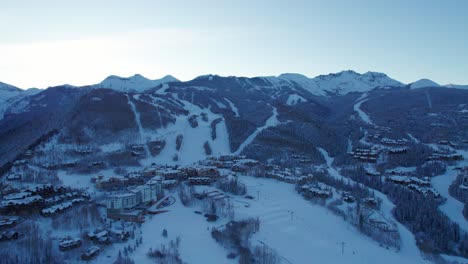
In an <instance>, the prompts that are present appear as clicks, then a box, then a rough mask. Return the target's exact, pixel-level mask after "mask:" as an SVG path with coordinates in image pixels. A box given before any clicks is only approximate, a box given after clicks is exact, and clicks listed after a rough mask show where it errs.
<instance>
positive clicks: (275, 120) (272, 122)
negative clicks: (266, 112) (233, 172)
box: [234, 107, 280, 155]
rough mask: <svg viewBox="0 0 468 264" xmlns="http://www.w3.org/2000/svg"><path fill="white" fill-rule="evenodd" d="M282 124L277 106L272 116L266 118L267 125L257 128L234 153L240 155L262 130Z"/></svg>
mask: <svg viewBox="0 0 468 264" xmlns="http://www.w3.org/2000/svg"><path fill="white" fill-rule="evenodd" d="M279 124H280V121H279V120H278V110H277V109H276V107H273V113H272V114H271V116H270V117H269V118H268V119H267V120H266V122H265V125H263V126H262V127H259V128H257V129H256V130H255V131H254V132H253V133H252V134H251V135H250V136H248V137H247V139H246V140H245V141H244V142H242V144H241V145H240V146H239V148H238V149H237V150H236V152H234V154H236V155H239V154H240V153H242V151H243V150H244V149H245V148H246V147H247V146H248V145H249V144H250V143H252V142H253V141H254V139H255V138H256V137H257V135H258V134H260V132H262V131H263V130H265V129H267V128H269V127H274V126H277V125H279Z"/></svg>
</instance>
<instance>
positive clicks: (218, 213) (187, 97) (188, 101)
mask: <svg viewBox="0 0 468 264" xmlns="http://www.w3.org/2000/svg"><path fill="white" fill-rule="evenodd" d="M142 78H144V77H142V76H139V75H136V76H134V77H130V78H129V79H128V78H120V77H115V76H111V77H109V78H108V79H106V80H105V81H104V82H103V83H101V84H98V85H95V86H91V87H81V88H76V87H56V88H49V89H47V90H44V91H41V92H39V93H37V94H35V95H28V96H25V97H23V98H22V99H15V100H19V101H15V102H13V103H12V104H11V105H10V106H9V108H7V110H5V112H4V118H3V119H2V122H3V123H1V124H4V125H5V124H7V123H6V122H8V121H11V120H29V121H25V122H26V123H24V122H23V121H21V123H15V122H16V121H15V122H13V123H9V124H8V125H5V127H8V129H3V130H1V131H0V132H1V133H3V134H2V140H3V141H2V144H1V146H2V147H3V148H2V153H5V154H3V156H2V158H3V159H4V160H5V161H7V162H4V163H3V166H2V168H1V173H2V177H1V183H0V194H1V199H0V215H1V217H0V245H1V247H0V255H1V259H0V263H85V262H90V263H411V264H413V263H466V261H467V259H466V258H467V257H468V233H467V232H468V222H467V218H468V206H467V203H468V134H467V133H466V131H467V130H466V128H467V127H468V115H467V113H468V108H467V107H468V105H466V104H463V101H464V100H465V99H467V98H468V92H466V91H465V90H459V89H449V88H437V87H429V88H418V89H411V88H410V87H408V86H407V85H403V84H401V83H399V82H396V81H393V80H391V79H389V78H388V77H387V76H386V75H384V74H378V73H366V74H362V75H361V74H358V73H355V72H342V73H337V74H331V75H327V76H321V77H317V78H318V79H304V80H306V81H307V80H308V81H311V80H315V81H316V82H318V83H319V84H320V85H321V86H320V87H327V86H326V85H325V84H327V85H328V83H330V82H334V80H335V79H340V80H341V82H344V81H346V82H347V85H345V86H343V87H354V86H356V85H355V84H354V83H355V82H361V83H360V85H364V84H362V82H364V83H366V81H368V80H373V81H368V83H371V84H369V87H373V86H372V85H375V83H379V82H383V83H384V84H381V85H387V86H391V87H393V88H387V89H370V88H369V89H368V90H366V91H360V90H359V91H356V90H350V91H342V90H341V91H338V90H334V91H335V92H336V93H335V94H334V95H331V94H329V93H330V92H329V91H328V90H327V92H326V93H327V94H328V95H326V94H323V93H324V92H323V91H321V90H317V89H318V88H316V87H315V86H314V87H315V88H314V87H313V88H310V87H309V86H307V85H306V84H304V83H307V82H305V81H301V78H306V77H300V76H289V75H285V76H281V77H256V78H252V79H248V78H237V77H219V76H213V75H209V76H201V77H199V78H197V79H195V80H193V81H191V82H186V83H184V82H178V81H174V80H170V81H168V82H167V81H166V82H164V83H160V84H152V85H151V86H153V85H154V87H155V88H151V89H148V90H144V91H136V90H122V88H121V86H122V85H123V86H125V85H127V86H128V85H130V84H133V83H137V86H135V87H140V86H138V85H141V81H142V80H146V79H142ZM298 78H299V79H298ZM311 82H312V81H311ZM117 84H119V85H117ZM301 85H305V86H301ZM314 85H315V84H314ZM127 86H125V87H126V88H125V89H131V88H132V87H133V86H132V87H130V88H129V87H127ZM409 86H411V85H409ZM232 87H234V88H235V89H239V90H238V91H236V92H232V91H230V90H229V89H231V88H232ZM359 87H360V86H359ZM133 88H134V87H133ZM307 89H309V90H307ZM323 89H325V88H323ZM64 95H67V97H66V98H67V99H64V98H65V97H64ZM244 96H245V97H244ZM252 97H256V98H258V100H257V101H252V100H251V99H250V98H252ZM402 97H404V99H402ZM446 97H450V98H452V99H453V100H454V102H452V103H450V104H449V103H447V101H446V100H444V99H443V98H446ZM71 98H73V99H71ZM441 98H442V99H441ZM431 99H432V101H429V100H431ZM56 100H59V101H60V100H62V101H65V102H64V103H58V104H56V103H54V102H55V101H56ZM67 100H74V101H72V102H70V101H67ZM395 100H398V104H399V106H398V107H406V108H408V109H409V110H402V111H405V114H406V115H408V117H407V118H406V119H404V120H407V121H404V120H402V119H398V118H396V117H395V116H396V115H399V114H401V113H399V112H397V110H394V112H392V111H389V112H386V111H383V110H381V109H380V108H379V106H380V105H382V104H392V103H393V102H394V101H395ZM405 100H406V101H405ZM457 100H458V101H457ZM335 102H340V103H341V104H342V105H346V107H342V108H340V107H336V105H335ZM464 102H465V103H466V102H467V101H464ZM65 104H66V105H65ZM71 105H72V106H73V107H74V108H68V107H69V106H70V107H71ZM49 108H50V109H49ZM108 108H110V109H111V110H112V111H111V112H109V111H107V110H106V109H108ZM38 109H39V110H38ZM58 109H61V110H63V111H61V110H58ZM46 110H47V111H46ZM51 111H54V115H59V114H60V115H61V114H63V115H64V116H63V117H60V116H58V117H57V116H55V117H54V118H55V119H54V120H62V121H60V122H59V123H57V124H55V123H53V122H52V121H45V120H48V119H41V118H42V117H37V116H38V115H39V114H43V115H44V116H47V115H49V114H50V113H51ZM398 111H400V110H398ZM319 115H324V117H318V116H319ZM448 116H450V118H448ZM28 118H29V119H28ZM38 118H39V120H38V121H37V122H36V119H38ZM90 120H92V121H90ZM314 120H318V121H314ZM408 120H409V121H408ZM447 120H449V121H447ZM18 122H19V121H18ZM57 122H58V121H57ZM405 122H406V123H405ZM24 124H26V125H24ZM43 124H47V127H42V126H43ZM16 125H17V126H18V127H17V128H15V127H14V126H16ZM55 125H57V126H56V127H54V126H55ZM21 126H26V127H25V128H24V127H21ZM76 126H79V127H80V128H79V129H77V128H76ZM29 127H35V128H36V131H42V132H41V133H40V134H34V135H32V134H28V133H29V132H26V131H29ZM59 127H60V128H59ZM21 129H24V130H21ZM18 131H19V132H18ZM30 137H34V140H29V139H30ZM25 138H27V140H26V139H25ZM14 149H20V150H21V151H18V152H16V153H15V152H14ZM3 151H4V152H3Z"/></svg>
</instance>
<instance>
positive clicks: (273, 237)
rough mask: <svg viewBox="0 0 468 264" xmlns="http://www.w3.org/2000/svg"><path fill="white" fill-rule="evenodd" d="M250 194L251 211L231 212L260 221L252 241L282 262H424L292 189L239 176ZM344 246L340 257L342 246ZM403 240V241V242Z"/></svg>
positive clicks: (412, 253)
mask: <svg viewBox="0 0 468 264" xmlns="http://www.w3.org/2000/svg"><path fill="white" fill-rule="evenodd" d="M240 179H241V181H243V182H244V183H245V184H246V186H247V189H248V192H249V193H250V194H251V195H252V196H257V192H258V196H259V200H258V201H257V200H246V201H247V202H249V203H250V207H243V206H239V207H238V208H236V218H238V219H242V218H246V217H259V219H260V231H259V232H258V233H257V234H255V235H254V236H253V238H252V240H253V241H252V242H255V241H257V242H258V241H261V242H263V243H265V244H266V245H268V246H269V247H271V248H273V249H274V250H275V251H276V252H277V253H278V254H279V255H280V256H281V257H282V258H284V259H283V260H285V259H286V260H287V261H286V260H285V261H283V262H284V263H288V261H289V263H304V264H306V263H424V262H425V261H424V260H422V259H421V258H420V256H419V251H418V250H417V248H416V249H414V248H411V250H416V251H415V252H408V251H406V249H408V248H409V247H407V246H406V245H403V250H402V251H401V252H395V251H394V250H388V249H385V248H383V247H380V246H379V244H378V243H377V242H375V241H373V240H372V239H370V238H368V237H366V236H364V235H362V234H360V233H359V232H358V231H357V230H356V229H355V228H354V227H353V226H351V225H350V224H348V223H346V222H345V221H343V220H342V219H341V218H340V217H339V216H336V215H334V214H333V213H331V212H329V211H328V210H327V209H325V208H323V207H321V206H319V205H313V204H311V203H310V202H308V201H306V200H305V199H303V198H302V197H301V196H300V195H299V194H298V193H297V192H296V191H295V190H294V185H292V184H286V183H282V182H279V181H276V180H273V179H263V178H253V177H247V176H242V177H240ZM342 242H344V243H345V248H344V254H343V255H342V253H341V244H340V243H342ZM404 242H406V241H404Z"/></svg>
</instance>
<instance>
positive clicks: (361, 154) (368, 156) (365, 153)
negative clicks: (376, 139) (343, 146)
mask: <svg viewBox="0 0 468 264" xmlns="http://www.w3.org/2000/svg"><path fill="white" fill-rule="evenodd" d="M349 154H350V155H352V156H353V157H354V158H355V159H357V160H359V161H362V162H372V163H375V162H377V159H378V158H379V156H380V151H379V150H377V149H356V150H354V151H351V152H349Z"/></svg>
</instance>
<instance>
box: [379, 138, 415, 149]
mask: <svg viewBox="0 0 468 264" xmlns="http://www.w3.org/2000/svg"><path fill="white" fill-rule="evenodd" d="M380 143H382V145H384V146H390V147H397V146H406V145H407V144H408V141H407V140H406V139H391V138H382V139H381V140H380Z"/></svg>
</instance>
